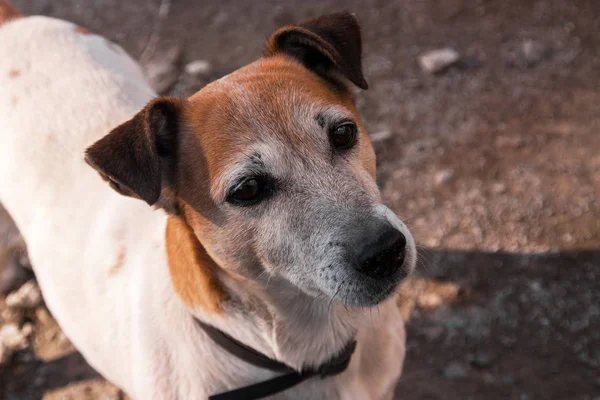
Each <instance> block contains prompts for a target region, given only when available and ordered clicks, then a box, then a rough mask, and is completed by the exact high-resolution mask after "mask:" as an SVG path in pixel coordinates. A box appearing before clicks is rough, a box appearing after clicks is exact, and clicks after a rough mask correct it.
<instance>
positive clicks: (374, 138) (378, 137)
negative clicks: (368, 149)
mask: <svg viewBox="0 0 600 400" xmlns="http://www.w3.org/2000/svg"><path fill="white" fill-rule="evenodd" d="M369 137H370V138H371V142H373V143H375V142H383V141H384V140H388V139H389V138H391V137H392V131H391V130H390V129H387V128H386V129H382V130H380V131H377V132H375V133H372V134H371V135H369Z"/></svg>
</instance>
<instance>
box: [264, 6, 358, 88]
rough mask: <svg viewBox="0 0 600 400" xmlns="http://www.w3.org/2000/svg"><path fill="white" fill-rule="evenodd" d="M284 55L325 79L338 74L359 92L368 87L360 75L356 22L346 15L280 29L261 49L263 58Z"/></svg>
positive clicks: (326, 16) (340, 14)
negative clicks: (263, 54) (296, 60)
mask: <svg viewBox="0 0 600 400" xmlns="http://www.w3.org/2000/svg"><path fill="white" fill-rule="evenodd" d="M278 53H285V54H288V55H291V56H292V57H295V58H297V59H298V60H299V61H301V62H302V63H303V64H304V65H305V66H306V67H307V68H308V69H310V70H312V71H314V72H316V73H318V74H319V75H321V76H323V77H325V78H327V79H335V75H336V73H337V74H341V75H343V76H344V77H345V78H346V79H348V80H349V81H351V82H352V83H354V84H355V85H356V86H358V87H359V88H361V89H367V88H368V87H369V85H368V84H367V81H366V80H365V78H364V76H363V72H362V65H361V59H362V44H361V36H360V26H359V24H358V20H357V19H356V17H355V16H354V15H353V14H350V13H349V12H343V13H337V14H330V15H324V16H322V17H318V18H314V19H310V20H308V21H304V22H301V23H300V24H298V25H289V26H284V27H283V28H280V29H278V30H277V31H275V32H274V33H273V34H272V35H271V37H270V38H269V40H267V44H266V46H265V56H267V57H268V56H272V55H274V54H278Z"/></svg>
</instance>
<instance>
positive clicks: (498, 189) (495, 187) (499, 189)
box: [492, 182, 506, 194]
mask: <svg viewBox="0 0 600 400" xmlns="http://www.w3.org/2000/svg"><path fill="white" fill-rule="evenodd" d="M492 192H494V193H496V194H500V193H504V192H506V185H505V184H504V183H502V182H495V183H493V184H492Z"/></svg>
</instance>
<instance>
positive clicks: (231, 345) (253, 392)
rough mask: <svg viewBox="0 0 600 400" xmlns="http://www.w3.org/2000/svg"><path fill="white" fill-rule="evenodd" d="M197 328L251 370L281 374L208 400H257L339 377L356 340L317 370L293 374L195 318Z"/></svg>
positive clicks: (291, 371) (349, 357)
mask: <svg viewBox="0 0 600 400" xmlns="http://www.w3.org/2000/svg"><path fill="white" fill-rule="evenodd" d="M196 322H197V323H198V325H199V326H200V327H201V328H202V329H203V330H204V332H206V334H207V335H208V336H209V337H210V338H211V339H212V341H213V342H215V343H216V344H218V345H219V346H221V347H222V348H223V349H224V350H226V351H227V352H229V353H230V354H232V355H234V356H236V357H237V358H239V359H241V360H243V361H245V362H247V363H249V364H252V365H254V366H255V367H259V368H264V369H269V370H271V371H275V372H283V373H284V375H280V376H278V377H275V378H273V379H269V380H266V381H263V382H259V383H255V384H253V385H250V386H245V387H242V388H239V389H234V390H231V391H228V392H223V393H219V394H215V395H213V396H210V397H209V399H210V400H240V399H261V398H263V397H266V396H270V395H273V394H275V393H279V392H283V391H284V390H286V389H289V388H291V387H292V386H295V385H297V384H299V383H300V382H303V381H305V380H306V379H308V378H311V377H313V376H316V375H320V376H321V378H325V377H327V376H334V375H337V374H340V373H342V372H344V371H345V370H346V368H348V365H349V364H350V359H351V358H352V353H354V350H355V349H356V340H351V341H350V342H348V343H347V344H346V346H344V348H343V349H342V350H341V351H340V353H339V354H338V355H336V356H334V357H332V358H330V359H329V360H327V361H326V362H325V363H324V364H322V365H320V366H319V367H317V368H307V369H302V370H301V371H296V370H295V369H293V368H292V367H290V366H288V365H287V364H284V363H282V362H280V361H277V360H273V359H272V358H269V357H267V356H265V355H264V354H262V353H259V352H258V351H256V350H254V349H253V348H251V347H249V346H246V345H245V344H243V343H241V342H240V341H238V340H236V339H234V338H233V337H231V336H229V335H228V334H226V333H225V332H223V331H221V330H220V329H217V328H215V327H214V326H211V325H208V324H206V323H204V322H202V321H200V320H199V319H196Z"/></svg>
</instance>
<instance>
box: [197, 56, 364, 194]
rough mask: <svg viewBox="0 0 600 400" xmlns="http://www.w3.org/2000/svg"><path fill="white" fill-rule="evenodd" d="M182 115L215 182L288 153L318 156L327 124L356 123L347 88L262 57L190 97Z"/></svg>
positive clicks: (290, 63)
mask: <svg viewBox="0 0 600 400" xmlns="http://www.w3.org/2000/svg"><path fill="white" fill-rule="evenodd" d="M186 114H187V119H188V121H190V126H191V127H192V130H193V132H192V133H193V134H194V136H196V137H197V140H199V141H200V143H201V147H202V149H203V151H204V157H205V158H206V163H207V166H208V167H209V169H210V176H211V180H212V181H213V182H214V181H227V182H230V181H231V180H232V179H234V178H233V177H231V175H235V174H236V173H237V172H240V173H242V172H243V171H242V170H244V169H246V170H248V169H250V170H251V169H252V168H253V167H256V168H260V167H261V166H262V165H265V164H267V165H270V166H271V167H273V166H274V165H276V164H277V159H279V161H281V159H283V158H287V159H288V160H289V158H290V153H293V154H294V156H293V158H298V157H302V155H303V154H305V155H306V156H312V157H318V155H319V153H321V152H323V153H325V151H326V150H327V140H326V136H325V135H324V134H323V132H324V129H325V128H326V127H325V125H326V124H327V123H328V122H331V121H342V120H347V119H358V116H357V115H356V109H355V107H354V103H353V100H352V97H351V94H350V92H349V90H347V89H343V88H336V87H333V86H331V85H330V84H328V83H327V82H325V81H324V80H322V79H321V78H319V77H318V76H317V75H315V74H314V73H312V72H310V71H309V70H307V69H305V68H304V67H303V66H302V65H301V64H299V63H298V62H296V61H294V60H291V59H288V58H286V57H270V58H264V59H261V60H259V61H257V62H255V63H252V64H250V65H248V66H246V67H244V68H241V69H239V70H237V71H235V72H234V73H232V74H230V75H228V76H226V77H224V78H221V79H220V80H218V81H215V82H213V83H211V84H209V85H208V86H206V87H205V88H204V89H202V90H201V91H199V92H198V93H196V94H195V95H194V96H192V97H191V98H190V99H189V102H188V107H187V110H186ZM319 127H320V129H319ZM321 150H322V151H321Z"/></svg>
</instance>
